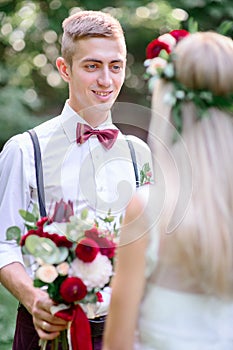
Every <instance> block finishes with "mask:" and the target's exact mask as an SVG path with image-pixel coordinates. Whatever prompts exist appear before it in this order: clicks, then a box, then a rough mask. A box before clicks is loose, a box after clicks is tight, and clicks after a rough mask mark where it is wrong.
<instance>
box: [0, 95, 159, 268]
mask: <svg viewBox="0 0 233 350" xmlns="http://www.w3.org/2000/svg"><path fill="white" fill-rule="evenodd" d="M77 122H81V123H86V122H85V121H84V120H83V119H82V118H81V117H80V116H79V115H78V114H77V113H76V112H75V111H74V110H73V109H72V108H71V107H70V106H69V104H68V101H67V102H66V104H65V106H64V109H63V111H62V113H61V115H59V116H57V117H55V118H53V119H51V120H49V121H47V122H45V123H42V124H40V125H39V126H37V127H36V128H35V131H36V133H37V135H38V138H39V143H40V147H41V154H42V165H43V175H44V190H45V201H46V210H47V213H48V214H52V212H53V207H54V205H55V203H56V201H60V200H61V199H63V200H64V201H68V200H71V201H73V203H74V211H75V213H77V212H78V211H79V210H81V209H83V208H85V207H88V208H89V211H90V212H92V213H93V214H94V215H105V214H106V213H107V211H108V210H109V209H111V211H112V214H113V215H116V216H117V215H120V214H122V213H123V212H124V209H125V207H126V205H127V203H128V202H129V200H130V198H131V197H132V195H133V193H134V192H135V189H136V182H135V173H134V168H133V164H132V159H131V155H130V151H129V147H128V144H127V141H126V137H125V136H124V135H123V134H122V133H121V132H120V131H119V134H118V137H117V140H116V142H115V143H114V145H113V147H112V148H111V149H110V150H107V149H106V148H104V146H103V145H102V144H101V143H100V142H99V141H98V139H97V137H96V136H91V137H90V138H89V139H88V140H87V141H86V142H85V143H83V144H81V145H80V144H77V143H76V125H77ZM106 128H114V129H117V128H116V126H115V125H113V124H112V120H111V117H110V116H109V118H108V119H107V121H106V122H104V123H103V124H101V125H100V126H99V127H98V129H106ZM129 138H130V139H131V141H132V142H133V145H134V148H135V153H136V159H137V165H138V171H139V172H140V169H141V168H142V166H143V165H144V164H145V163H147V162H149V163H150V164H151V168H152V162H151V154H150V150H149V148H148V146H147V145H146V143H145V142H143V141H142V140H140V139H139V138H137V137H135V136H130V137H129ZM35 202H37V186H36V177H35V163H34V153H33V146H32V141H31V138H30V135H29V134H28V133H27V132H25V133H23V134H19V135H16V136H14V137H12V138H11V139H10V140H9V141H8V142H7V143H6V144H5V146H4V148H3V150H2V152H1V154H0V268H1V267H3V266H5V265H7V264H10V263H12V262H21V263H23V258H22V254H21V250H20V248H19V247H18V246H17V244H16V243H15V242H14V241H6V230H7V228H8V227H9V226H14V225H16V226H19V227H21V229H22V231H23V229H24V228H23V221H22V218H21V217H20V215H19V212H18V211H19V209H25V210H30V208H32V205H33V203H35Z"/></svg>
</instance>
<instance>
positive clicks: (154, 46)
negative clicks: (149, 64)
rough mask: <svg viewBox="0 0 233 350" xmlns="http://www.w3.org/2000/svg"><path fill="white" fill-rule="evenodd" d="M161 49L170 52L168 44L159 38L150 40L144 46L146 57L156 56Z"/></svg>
mask: <svg viewBox="0 0 233 350" xmlns="http://www.w3.org/2000/svg"><path fill="white" fill-rule="evenodd" d="M161 50H166V51H167V53H170V52H171V48H170V46H169V45H168V44H167V43H165V42H162V41H160V40H159V39H154V40H152V41H151V42H150V43H149V44H148V45H147V48H146V58H148V59H152V58H154V57H158V56H159V54H160V52H161Z"/></svg>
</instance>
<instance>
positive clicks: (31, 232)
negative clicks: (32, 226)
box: [19, 227, 44, 247]
mask: <svg viewBox="0 0 233 350" xmlns="http://www.w3.org/2000/svg"><path fill="white" fill-rule="evenodd" d="M31 235H37V236H39V237H44V231H43V228H42V227H39V228H38V229H37V230H29V231H28V232H27V233H25V235H23V236H22V237H21V239H20V243H19V244H20V246H21V247H23V246H24V245H25V241H26V239H27V238H28V236H31Z"/></svg>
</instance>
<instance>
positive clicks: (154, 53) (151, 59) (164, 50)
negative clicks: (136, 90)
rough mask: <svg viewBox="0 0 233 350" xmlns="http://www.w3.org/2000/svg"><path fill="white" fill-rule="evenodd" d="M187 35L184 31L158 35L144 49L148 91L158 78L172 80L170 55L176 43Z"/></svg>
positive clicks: (172, 66) (172, 70)
mask: <svg viewBox="0 0 233 350" xmlns="http://www.w3.org/2000/svg"><path fill="white" fill-rule="evenodd" d="M187 35H189V32H188V31H187V30H184V29H176V30H172V31H171V32H170V33H166V34H163V35H160V36H159V37H158V38H157V39H154V40H152V41H151V42H150V43H149V44H148V46H147V48H146V60H145V62H144V65H145V67H146V75H145V77H146V78H147V79H149V80H148V83H149V90H150V91H153V87H154V83H155V80H156V79H157V78H159V77H164V78H168V79H170V78H172V77H173V76H174V65H173V63H172V62H170V55H171V54H172V51H173V49H174V47H175V46H176V44H177V43H178V41H180V40H182V39H183V38H185V37H186V36H187Z"/></svg>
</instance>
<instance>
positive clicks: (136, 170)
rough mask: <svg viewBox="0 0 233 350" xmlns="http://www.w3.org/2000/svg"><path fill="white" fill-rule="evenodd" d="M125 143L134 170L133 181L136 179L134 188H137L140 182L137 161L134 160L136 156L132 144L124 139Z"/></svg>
mask: <svg viewBox="0 0 233 350" xmlns="http://www.w3.org/2000/svg"><path fill="white" fill-rule="evenodd" d="M126 141H127V142H128V146H129V150H130V154H131V158H132V162H133V169H134V174H135V179H136V187H139V184H140V181H139V175H138V167H137V160H136V154H135V149H134V146H133V142H132V141H131V140H128V139H127V138H126Z"/></svg>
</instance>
